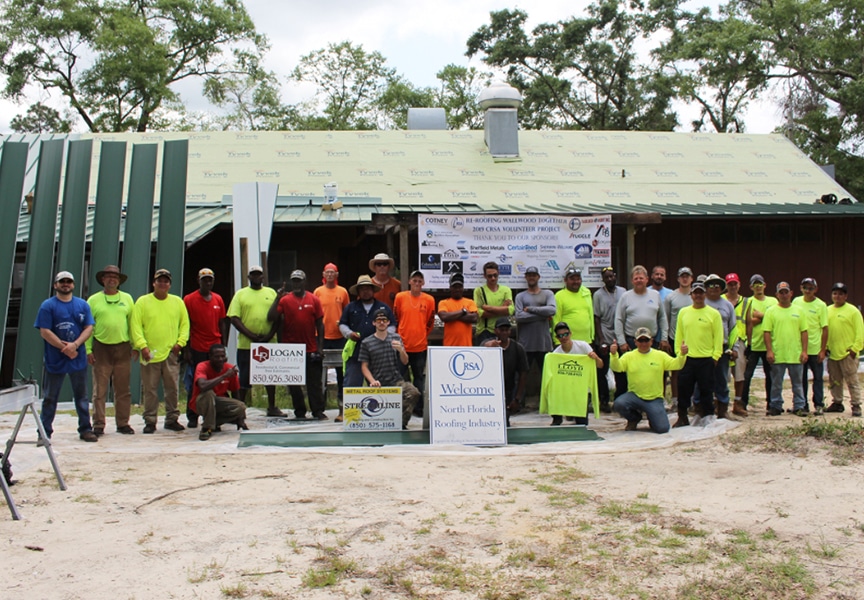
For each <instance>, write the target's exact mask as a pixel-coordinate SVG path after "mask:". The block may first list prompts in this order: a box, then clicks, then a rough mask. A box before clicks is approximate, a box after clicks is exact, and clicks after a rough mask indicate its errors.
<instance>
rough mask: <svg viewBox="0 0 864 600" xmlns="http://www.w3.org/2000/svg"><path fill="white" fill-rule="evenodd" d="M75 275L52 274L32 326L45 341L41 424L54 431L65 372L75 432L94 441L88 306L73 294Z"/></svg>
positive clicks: (91, 328)
mask: <svg viewBox="0 0 864 600" xmlns="http://www.w3.org/2000/svg"><path fill="white" fill-rule="evenodd" d="M74 289H75V277H73V276H72V273H70V272H69V271H60V272H59V273H57V276H56V277H54V292H55V294H54V296H52V297H51V298H48V299H47V300H46V301H45V302H43V303H42V306H40V307H39V314H38V315H37V316H36V323H34V325H33V326H34V327H36V328H37V329H38V330H39V334H40V335H41V336H42V339H43V340H45V355H44V361H45V376H44V379H43V384H42V396H43V399H42V414H41V419H42V426H43V427H44V428H45V433H46V434H47V435H48V437H49V438H50V437H51V435H52V434H53V433H54V414H55V413H56V412H57V397H58V396H59V395H60V388H61V387H62V385H63V380H64V379H65V378H66V375H69V380H70V382H71V383H72V395H73V396H74V398H75V412H76V413H78V435H79V437H80V438H81V439H82V440H84V441H85V442H96V441H98V440H99V438H97V437H96V434H94V433H93V427H92V426H91V424H90V402H89V400H88V399H87V350H86V348H85V347H84V342H86V341H87V338H89V337H90V334H91V333H93V323H94V321H93V314H92V313H91V312H90V305H88V304H87V302H85V301H84V300H82V299H81V298H78V297H77V296H73V295H72V290H74Z"/></svg>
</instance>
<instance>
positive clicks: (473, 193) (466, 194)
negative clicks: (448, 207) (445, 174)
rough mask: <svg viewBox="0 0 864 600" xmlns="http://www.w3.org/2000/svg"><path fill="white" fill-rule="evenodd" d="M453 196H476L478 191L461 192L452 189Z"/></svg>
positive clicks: (451, 195)
mask: <svg viewBox="0 0 864 600" xmlns="http://www.w3.org/2000/svg"><path fill="white" fill-rule="evenodd" d="M450 197H451V198H476V197H477V192H460V191H458V190H450Z"/></svg>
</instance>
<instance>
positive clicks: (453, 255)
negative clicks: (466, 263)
mask: <svg viewBox="0 0 864 600" xmlns="http://www.w3.org/2000/svg"><path fill="white" fill-rule="evenodd" d="M441 258H444V259H445V260H446V259H448V258H459V253H458V252H456V251H455V250H453V249H449V250H447V251H446V252H444V254H442V255H441Z"/></svg>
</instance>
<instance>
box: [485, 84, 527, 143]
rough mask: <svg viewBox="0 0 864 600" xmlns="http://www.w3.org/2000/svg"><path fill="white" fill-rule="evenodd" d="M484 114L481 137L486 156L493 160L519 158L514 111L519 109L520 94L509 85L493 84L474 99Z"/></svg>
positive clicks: (517, 121)
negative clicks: (489, 155)
mask: <svg viewBox="0 0 864 600" xmlns="http://www.w3.org/2000/svg"><path fill="white" fill-rule="evenodd" d="M477 102H478V103H479V104H480V108H482V109H483V110H484V111H486V113H485V116H484V120H483V134H484V139H485V140H486V147H487V148H489V154H491V155H492V156H493V157H495V158H513V157H518V156H519V120H518V117H517V115H516V110H517V109H518V108H519V107H520V106H522V94H520V93H519V91H518V90H517V89H516V88H514V87H513V86H511V85H508V84H506V83H502V82H496V83H493V84H492V85H490V86H489V87H487V88H486V89H484V90H483V91H482V92H480V95H479V96H477Z"/></svg>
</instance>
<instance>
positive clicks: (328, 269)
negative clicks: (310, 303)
mask: <svg viewBox="0 0 864 600" xmlns="http://www.w3.org/2000/svg"><path fill="white" fill-rule="evenodd" d="M312 293H313V294H315V296H316V297H317V298H318V300H320V301H321V309H322V310H323V311H324V349H325V350H342V349H343V348H344V347H345V337H344V336H343V335H342V332H340V331H339V319H341V318H342V311H343V310H345V307H346V306H348V303H349V302H351V298H349V297H348V290H346V289H345V288H344V287H342V286H341V285H339V267H337V266H336V265H335V264H334V263H332V262H331V263H327V264H326V265H324V271H322V273H321V285H319V286H318V287H317V288H315V291H314V292H312ZM335 371H336V387H337V391H336V397H337V400H338V402H339V415H338V416H337V417H336V422H337V423H341V422H342V386H343V383H344V373H343V371H342V365H341V364H340V365H339V366H338V367H335Z"/></svg>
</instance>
